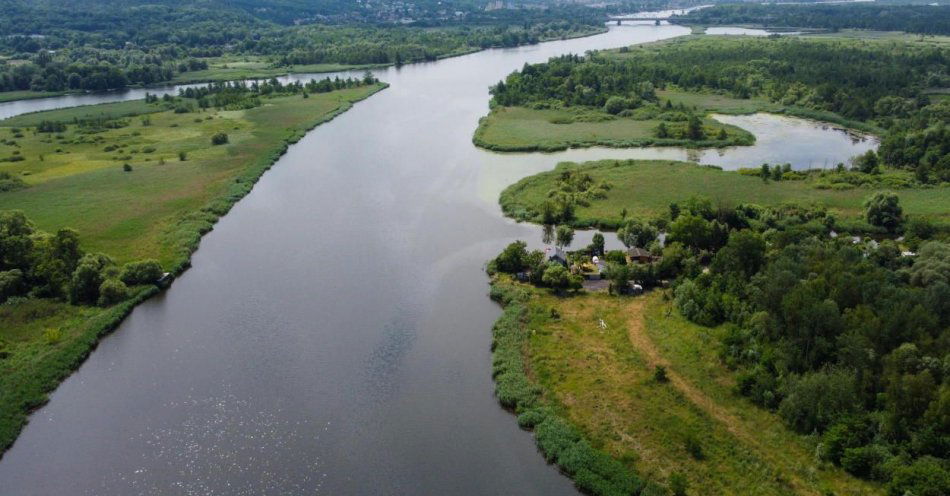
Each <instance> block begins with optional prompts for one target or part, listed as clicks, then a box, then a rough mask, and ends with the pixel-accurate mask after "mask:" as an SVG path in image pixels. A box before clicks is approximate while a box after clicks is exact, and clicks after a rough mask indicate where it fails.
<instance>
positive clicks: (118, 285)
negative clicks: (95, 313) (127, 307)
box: [99, 279, 129, 307]
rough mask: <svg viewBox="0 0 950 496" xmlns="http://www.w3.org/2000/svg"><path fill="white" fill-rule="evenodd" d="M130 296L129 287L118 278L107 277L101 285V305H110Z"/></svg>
mask: <svg viewBox="0 0 950 496" xmlns="http://www.w3.org/2000/svg"><path fill="white" fill-rule="evenodd" d="M128 297H129V288H128V287H127V286H126V285H125V283H124V282H122V281H120V280H118V279H106V280H105V281H104V282H103V283H102V285H101V286H99V305H100V306H104V307H108V306H112V305H115V304H116V303H119V302H120V301H122V300H124V299H126V298H128Z"/></svg>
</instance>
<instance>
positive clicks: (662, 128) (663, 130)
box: [654, 122, 670, 138]
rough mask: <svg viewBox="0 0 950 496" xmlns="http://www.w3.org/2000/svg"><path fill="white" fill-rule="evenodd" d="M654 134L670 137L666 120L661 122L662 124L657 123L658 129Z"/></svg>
mask: <svg viewBox="0 0 950 496" xmlns="http://www.w3.org/2000/svg"><path fill="white" fill-rule="evenodd" d="M654 134H656V137H657V138H669V137H670V130H669V128H667V127H666V123H665V122H660V124H659V125H657V126H656V129H655V130H654Z"/></svg>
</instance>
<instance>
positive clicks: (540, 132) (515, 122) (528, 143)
mask: <svg viewBox="0 0 950 496" xmlns="http://www.w3.org/2000/svg"><path fill="white" fill-rule="evenodd" d="M661 122H662V121H661V120H658V119H634V118H630V117H618V116H613V115H610V114H608V113H606V112H600V111H594V110H591V109H580V108H560V109H540V110H536V109H530V108H525V107H496V108H494V109H492V111H491V113H489V114H488V115H487V116H486V117H483V118H482V119H481V120H480V121H479V124H478V129H476V130H475V136H474V138H473V141H474V143H475V144H476V145H478V146H480V147H482V148H487V149H489V150H496V151H506V152H513V151H521V152H525V151H544V152H552V151H559V150H566V149H568V148H584V147H590V146H609V147H615V148H628V147H638V146H685V147H690V148H700V147H720V146H732V145H751V144H752V143H754V142H755V137H754V136H753V135H752V134H751V133H749V132H748V131H745V130H744V129H740V128H738V127H736V126H730V125H727V124H722V123H720V122H717V121H715V120H713V119H709V118H706V119H703V123H702V124H703V128H704V131H705V135H706V136H708V137H709V138H705V139H700V140H689V139H678V138H658V137H657V136H656V133H655V129H656V128H657V126H659V125H660V123H661ZM667 125H669V126H671V127H675V126H676V124H672V123H667ZM721 130H722V131H725V132H726V136H725V137H720V136H719V135H718V134H719V132H720V131H721Z"/></svg>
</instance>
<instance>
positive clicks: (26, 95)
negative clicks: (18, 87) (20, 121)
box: [0, 90, 66, 103]
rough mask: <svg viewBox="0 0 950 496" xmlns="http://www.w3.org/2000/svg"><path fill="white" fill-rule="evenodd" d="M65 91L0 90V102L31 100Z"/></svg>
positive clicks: (61, 93)
mask: <svg viewBox="0 0 950 496" xmlns="http://www.w3.org/2000/svg"><path fill="white" fill-rule="evenodd" d="M65 93H66V92H64V91H59V92H53V91H50V92H47V91H29V90H23V91H0V103H3V102H12V101H14V100H32V99H34V98H46V97H49V96H59V95H63V94H65Z"/></svg>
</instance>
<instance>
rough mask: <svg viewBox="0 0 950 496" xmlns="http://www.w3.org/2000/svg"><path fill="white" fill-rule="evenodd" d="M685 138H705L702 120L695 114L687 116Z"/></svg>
mask: <svg viewBox="0 0 950 496" xmlns="http://www.w3.org/2000/svg"><path fill="white" fill-rule="evenodd" d="M686 138H687V139H691V140H696V141H698V140H701V139H705V138H706V132H705V131H704V130H703V121H702V120H700V118H699V117H697V116H696V114H693V115H691V116H689V120H688V121H686Z"/></svg>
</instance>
